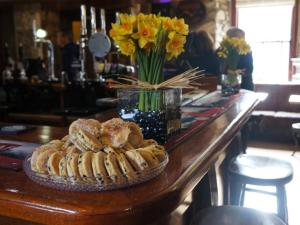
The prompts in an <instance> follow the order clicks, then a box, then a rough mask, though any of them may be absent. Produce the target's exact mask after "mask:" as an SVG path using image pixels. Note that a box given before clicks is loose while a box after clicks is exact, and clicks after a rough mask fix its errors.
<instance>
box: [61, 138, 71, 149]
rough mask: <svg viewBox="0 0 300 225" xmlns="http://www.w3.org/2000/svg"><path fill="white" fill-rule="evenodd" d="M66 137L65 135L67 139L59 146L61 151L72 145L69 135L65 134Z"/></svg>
mask: <svg viewBox="0 0 300 225" xmlns="http://www.w3.org/2000/svg"><path fill="white" fill-rule="evenodd" d="M66 137H67V140H65V142H64V144H63V145H62V146H61V150H62V151H65V150H66V149H67V148H68V147H70V146H72V145H73V143H72V141H71V140H70V137H69V135H67V136H65V137H64V138H66Z"/></svg>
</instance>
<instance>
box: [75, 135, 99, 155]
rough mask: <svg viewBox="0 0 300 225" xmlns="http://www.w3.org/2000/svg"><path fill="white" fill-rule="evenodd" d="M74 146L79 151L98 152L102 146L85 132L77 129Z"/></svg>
mask: <svg viewBox="0 0 300 225" xmlns="http://www.w3.org/2000/svg"><path fill="white" fill-rule="evenodd" d="M74 144H75V146H76V147H77V148H78V149H80V150H81V151H88V150H92V151H93V152H98V151H100V150H101V149H102V148H103V146H102V144H101V142H100V141H99V140H98V139H97V138H95V137H94V136H93V135H91V134H90V133H88V132H87V131H85V130H82V129H79V130H78V132H77V134H76V140H75V142H74Z"/></svg>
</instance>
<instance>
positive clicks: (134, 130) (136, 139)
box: [126, 122, 144, 148]
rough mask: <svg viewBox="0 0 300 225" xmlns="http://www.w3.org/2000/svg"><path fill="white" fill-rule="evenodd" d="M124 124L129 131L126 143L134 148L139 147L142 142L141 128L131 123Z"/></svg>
mask: <svg viewBox="0 0 300 225" xmlns="http://www.w3.org/2000/svg"><path fill="white" fill-rule="evenodd" d="M126 124H127V126H128V127H129V129H130V134H129V137H128V143H130V144H131V145H132V146H133V147H134V148H138V147H140V145H141V144H142V143H143V140H144V137H143V133H142V131H141V128H140V127H139V126H138V125H137V124H136V123H133V122H127V123H126Z"/></svg>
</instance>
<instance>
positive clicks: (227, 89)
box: [221, 74, 242, 96]
mask: <svg viewBox="0 0 300 225" xmlns="http://www.w3.org/2000/svg"><path fill="white" fill-rule="evenodd" d="M241 82H242V76H241V75H229V74H222V76H221V85H222V95H223V96H229V95H233V94H236V93H239V91H240V88H241Z"/></svg>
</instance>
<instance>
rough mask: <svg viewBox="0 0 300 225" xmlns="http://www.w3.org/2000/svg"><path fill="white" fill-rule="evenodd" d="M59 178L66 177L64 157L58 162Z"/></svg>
mask: <svg viewBox="0 0 300 225" xmlns="http://www.w3.org/2000/svg"><path fill="white" fill-rule="evenodd" d="M59 176H62V177H67V176H68V171H67V160H66V158H65V157H62V158H61V160H60V161H59Z"/></svg>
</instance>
